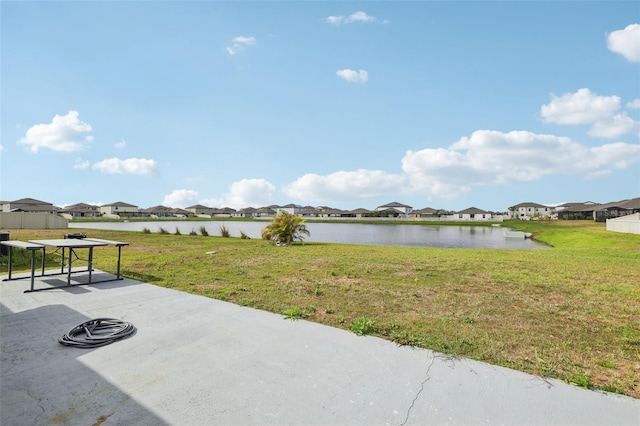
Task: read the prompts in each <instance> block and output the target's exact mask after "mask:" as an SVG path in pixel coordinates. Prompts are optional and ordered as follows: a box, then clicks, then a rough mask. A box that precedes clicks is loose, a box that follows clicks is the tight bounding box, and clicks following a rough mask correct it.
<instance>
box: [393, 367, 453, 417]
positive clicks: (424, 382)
mask: <svg viewBox="0 0 640 426" xmlns="http://www.w3.org/2000/svg"><path fill="white" fill-rule="evenodd" d="M437 358H440V359H444V360H447V361H455V356H451V355H450V356H443V355H434V356H432V357H431V362H430V363H429V366H428V367H427V371H426V372H425V378H424V380H423V381H422V382H421V383H420V389H418V392H416V395H415V397H414V398H413V401H411V405H409V408H408V409H407V415H406V416H405V418H404V420H403V421H402V423H400V425H399V426H404V425H405V424H407V422H408V421H409V416H410V415H411V410H412V409H413V407H414V405H415V404H416V401H418V398H419V397H420V394H422V391H423V390H424V385H425V384H426V383H427V382H428V381H429V380H430V379H431V377H430V376H429V373H430V372H431V367H433V363H434V362H435V361H436V359H437Z"/></svg>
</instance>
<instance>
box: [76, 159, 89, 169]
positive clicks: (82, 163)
mask: <svg viewBox="0 0 640 426" xmlns="http://www.w3.org/2000/svg"><path fill="white" fill-rule="evenodd" d="M73 168H74V169H78V170H85V169H87V168H89V162H88V161H86V160H84V161H83V160H82V158H76V161H75V163H74V164H73Z"/></svg>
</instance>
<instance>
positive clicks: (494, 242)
mask: <svg viewBox="0 0 640 426" xmlns="http://www.w3.org/2000/svg"><path fill="white" fill-rule="evenodd" d="M268 224H269V222H266V221H255V222H253V221H252V222H234V221H215V220H212V221H202V222H190V221H156V222H95V223H92V222H82V223H73V222H70V223H69V227H70V228H86V229H110V230H118V231H142V230H144V229H148V230H150V231H151V232H159V231H160V229H161V228H162V229H164V230H166V231H168V232H169V233H171V234H174V233H176V231H179V232H180V233H181V234H188V233H190V232H196V233H198V234H200V233H201V232H200V228H201V227H204V228H205V229H206V231H207V232H208V233H209V235H220V227H221V226H224V227H226V228H227V229H228V230H229V232H230V234H231V236H232V237H239V236H240V233H244V234H246V235H248V236H249V237H251V238H261V233H262V229H263V228H264V227H265V226H267V225H268ZM307 228H308V229H309V231H310V232H311V235H310V236H309V237H307V238H306V239H305V241H309V242H327V243H344V244H365V245H381V246H409V247H448V248H495V249H542V248H549V246H547V245H545V244H541V243H538V242H536V241H533V240H530V239H514V238H505V237H504V234H503V229H505V228H498V227H487V226H455V225H453V226H443V225H382V224H380V225H370V224H359V223H357V224H356V223H315V222H307Z"/></svg>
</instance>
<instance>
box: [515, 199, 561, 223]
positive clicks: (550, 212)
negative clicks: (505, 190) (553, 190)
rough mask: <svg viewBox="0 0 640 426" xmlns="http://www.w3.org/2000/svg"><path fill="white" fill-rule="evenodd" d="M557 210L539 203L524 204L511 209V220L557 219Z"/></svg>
mask: <svg viewBox="0 0 640 426" xmlns="http://www.w3.org/2000/svg"><path fill="white" fill-rule="evenodd" d="M555 213H556V209H555V208H554V207H549V206H545V205H542V204H538V203H532V202H524V203H520V204H516V205H515V206H511V207H509V213H508V214H509V219H520V220H531V219H541V218H552V217H555Z"/></svg>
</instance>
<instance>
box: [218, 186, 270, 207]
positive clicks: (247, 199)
mask: <svg viewBox="0 0 640 426" xmlns="http://www.w3.org/2000/svg"><path fill="white" fill-rule="evenodd" d="M275 189H276V188H275V186H273V184H271V182H269V181H267V180H265V179H242V180H239V181H237V182H233V183H232V184H231V185H230V186H229V192H228V193H227V194H225V197H224V200H222V201H221V204H224V205H225V206H229V207H232V208H242V207H248V206H256V207H257V206H266V205H269V204H273V193H274V191H275Z"/></svg>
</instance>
